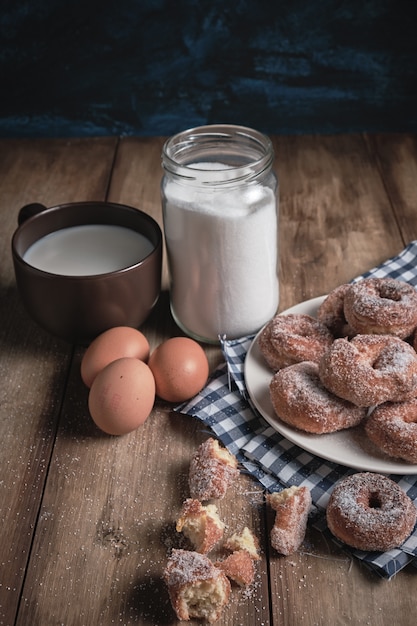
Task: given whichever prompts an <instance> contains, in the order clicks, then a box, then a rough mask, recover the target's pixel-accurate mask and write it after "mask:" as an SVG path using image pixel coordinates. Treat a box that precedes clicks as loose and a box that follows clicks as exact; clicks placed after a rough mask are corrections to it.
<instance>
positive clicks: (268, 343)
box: [258, 313, 334, 371]
mask: <svg viewBox="0 0 417 626" xmlns="http://www.w3.org/2000/svg"><path fill="white" fill-rule="evenodd" d="M333 340H334V337H333V335H332V333H331V332H330V330H329V329H328V328H327V326H325V325H324V324H323V323H322V322H320V321H319V320H317V319H315V318H314V317H311V316H310V315H305V314H303V313H289V314H287V315H276V316H275V317H273V318H272V320H270V322H268V324H267V325H266V326H265V327H264V329H263V330H262V331H261V333H260V334H259V337H258V345H259V349H260V351H261V354H262V355H263V357H264V359H265V361H266V362H267V364H268V365H269V367H270V368H271V369H272V370H274V371H277V370H279V369H281V368H283V367H287V366H288V365H293V364H294V363H300V362H301V361H315V362H317V361H318V360H319V359H320V357H321V356H322V354H323V353H324V352H325V351H326V350H327V348H328V347H329V346H330V345H331V344H332V342H333Z"/></svg>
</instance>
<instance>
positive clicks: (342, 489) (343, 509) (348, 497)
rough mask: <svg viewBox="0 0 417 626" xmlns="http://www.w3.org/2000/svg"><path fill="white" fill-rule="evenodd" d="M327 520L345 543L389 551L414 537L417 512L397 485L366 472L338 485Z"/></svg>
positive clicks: (335, 534)
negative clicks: (412, 535)
mask: <svg viewBox="0 0 417 626" xmlns="http://www.w3.org/2000/svg"><path fill="white" fill-rule="evenodd" d="M326 518H327V525H328V527H329V529H330V531H331V532H332V533H333V535H334V536H335V537H337V538H338V539H340V540H341V541H343V542H344V543H345V544H347V545H349V546H351V547H353V548H356V549H358V550H365V551H376V552H385V551H387V550H392V549H393V548H398V547H399V546H401V545H402V544H403V543H404V541H405V540H406V539H407V538H408V537H409V536H410V534H411V532H412V530H413V528H414V525H415V523H416V518H417V509H416V508H415V506H414V504H413V502H412V500H411V499H410V498H409V497H408V496H407V494H406V493H405V492H404V491H403V490H402V489H401V487H399V485H398V484H397V483H396V482H394V481H393V480H391V479H390V478H388V477H387V476H383V475H382V474H374V473H372V472H362V473H358V474H353V475H351V476H348V477H347V478H344V479H342V480H341V481H340V482H338V483H337V484H336V486H335V488H334V489H333V491H332V493H331V495H330V499H329V502H328V505H327V509H326Z"/></svg>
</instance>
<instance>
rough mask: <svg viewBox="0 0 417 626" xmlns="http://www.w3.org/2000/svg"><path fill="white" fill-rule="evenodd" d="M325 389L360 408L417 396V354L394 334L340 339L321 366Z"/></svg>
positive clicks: (333, 345)
mask: <svg viewBox="0 0 417 626" xmlns="http://www.w3.org/2000/svg"><path fill="white" fill-rule="evenodd" d="M319 375H320V379H321V381H322V383H323V384H324V386H325V387H326V388H327V389H329V391H332V392H333V393H334V394H336V395H337V396H339V397H340V398H344V399H345V400H348V401H349V402H353V404H356V405H357V406H361V407H370V406H374V405H378V404H382V403H384V402H388V401H391V402H397V401H402V400H409V399H411V398H413V397H415V396H417V353H416V351H415V350H414V349H413V348H412V347H411V346H410V345H409V344H408V343H406V342H405V341H403V340H402V339H399V338H398V337H394V336H393V335H356V336H355V337H353V339H351V340H350V341H348V340H347V339H336V340H335V341H334V342H333V344H332V346H331V347H330V349H329V350H328V351H327V352H326V353H325V354H324V356H323V357H322V359H321V360H320V363H319Z"/></svg>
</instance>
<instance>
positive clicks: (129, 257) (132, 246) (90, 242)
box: [23, 224, 154, 276]
mask: <svg viewBox="0 0 417 626" xmlns="http://www.w3.org/2000/svg"><path fill="white" fill-rule="evenodd" d="M153 249H154V246H153V244H152V242H151V241H150V240H149V239H148V238H147V237H145V236H144V235H142V234H141V233H138V232H136V231H135V230H132V229H130V228H125V227H124V226H115V225H112V224H83V225H79V226H70V227H68V228H62V229H60V230H56V231H55V232H53V233H50V234H48V235H45V236H44V237H41V238H40V239H38V241H35V243H33V244H32V245H31V246H30V247H29V248H28V249H27V250H26V252H25V254H24V255H23V259H24V261H26V263H28V264H29V265H31V266H32V267H35V268H37V269H39V270H42V271H44V272H50V273H52V274H60V275H64V276H94V275H97V274H106V273H108V272H115V271H117V270H121V269H123V268H126V267H130V266H132V265H135V264H136V263H139V262H140V261H142V260H143V259H144V258H145V257H147V256H148V254H150V253H151V252H152V250H153Z"/></svg>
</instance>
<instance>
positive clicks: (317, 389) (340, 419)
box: [269, 361, 366, 434]
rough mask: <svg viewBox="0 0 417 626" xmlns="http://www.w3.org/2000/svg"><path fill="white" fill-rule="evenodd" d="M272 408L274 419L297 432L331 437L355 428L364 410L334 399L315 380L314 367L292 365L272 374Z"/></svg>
mask: <svg viewBox="0 0 417 626" xmlns="http://www.w3.org/2000/svg"><path fill="white" fill-rule="evenodd" d="M269 391H270V397H271V402H272V406H273V407H274V411H275V413H276V414H277V415H278V417H279V418H280V419H281V420H282V421H283V422H285V423H286V424H289V425H290V426H293V427H295V428H298V429H299V430H302V431H305V432H308V433H314V434H323V433H332V432H336V431H338V430H342V429H344V428H350V427H352V426H356V425H357V424H359V422H361V421H362V419H363V418H364V417H365V415H366V410H365V409H363V408H360V407H357V406H355V405H354V404H352V403H350V402H348V401H346V400H343V399H341V398H338V397H337V396H335V395H334V394H333V393H331V392H330V391H328V389H326V388H325V387H324V385H323V384H322V382H321V381H320V378H319V369H318V365H317V363H313V362H312V361H304V362H303V363H296V364H295V365H291V366H289V367H286V368H284V369H282V370H279V371H278V372H276V373H275V374H274V376H273V377H272V379H271V382H270V385H269Z"/></svg>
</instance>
